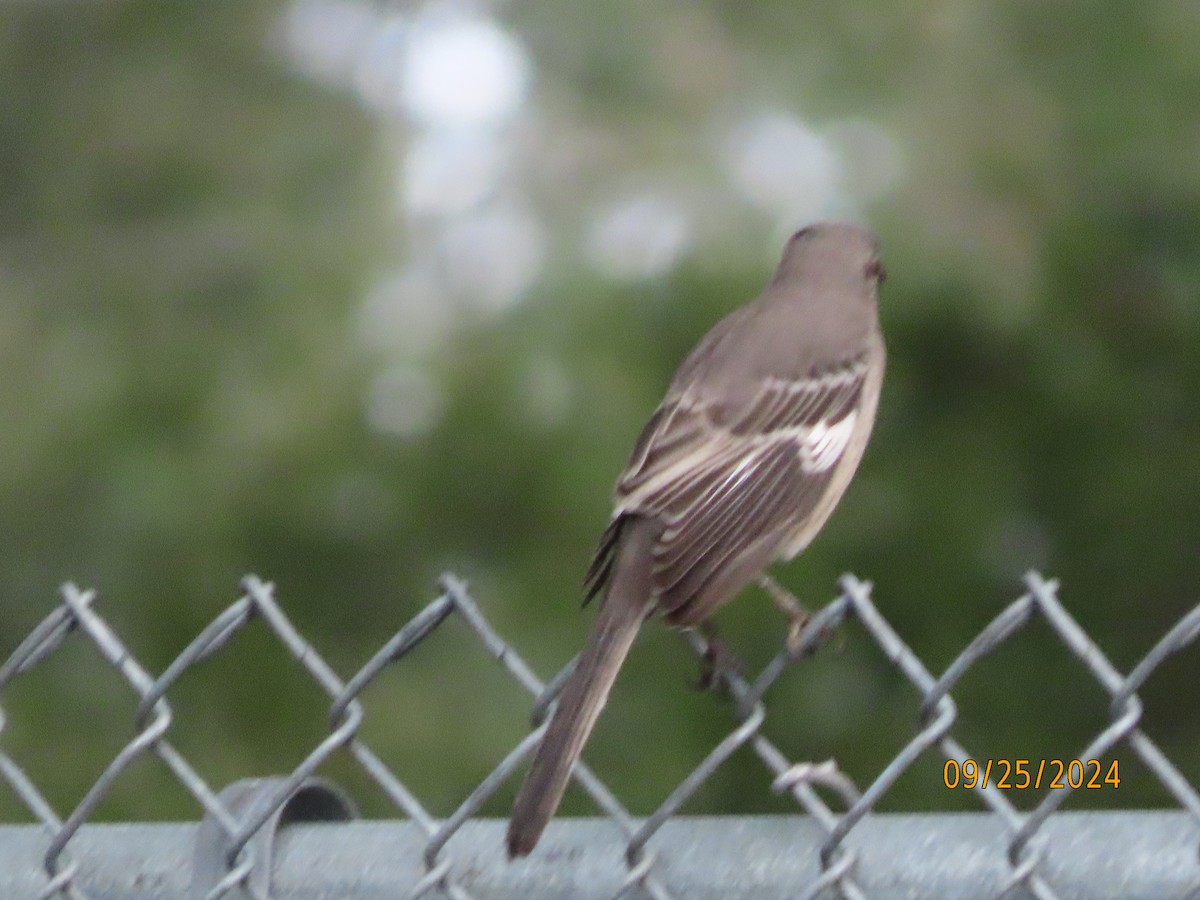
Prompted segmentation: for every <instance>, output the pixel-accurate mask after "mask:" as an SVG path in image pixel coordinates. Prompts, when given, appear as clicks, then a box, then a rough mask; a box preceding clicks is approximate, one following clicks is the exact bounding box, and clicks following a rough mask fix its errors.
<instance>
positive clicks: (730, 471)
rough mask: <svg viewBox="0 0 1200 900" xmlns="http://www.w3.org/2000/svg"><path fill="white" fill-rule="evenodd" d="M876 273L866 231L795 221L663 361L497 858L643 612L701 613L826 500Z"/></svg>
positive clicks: (683, 619) (551, 806)
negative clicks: (686, 343)
mask: <svg viewBox="0 0 1200 900" xmlns="http://www.w3.org/2000/svg"><path fill="white" fill-rule="evenodd" d="M883 275H884V273H883V267H882V265H880V262H879V244H878V241H877V240H876V238H875V236H874V235H873V234H872V233H871V232H870V231H867V230H866V229H863V228H858V227H855V226H852V225H841V224H820V225H813V226H810V227H808V228H805V229H803V230H801V231H798V232H797V233H796V234H794V235H793V236H792V237H791V239H790V240H789V241H788V243H787V247H786V249H785V250H784V252H783V259H782V260H781V261H780V263H779V268H778V269H777V270H776V272H775V276H774V277H773V278H772V279H771V283H770V284H768V285H767V288H766V290H765V291H763V293H762V294H761V295H760V296H759V297H758V298H757V299H756V300H754V301H753V302H751V303H749V304H747V305H746V306H744V307H742V308H741V309H738V310H736V311H735V312H733V313H731V314H730V315H728V316H726V317H725V318H724V319H722V320H721V321H720V322H718V323H717V325H716V326H715V327H714V328H713V329H712V330H711V331H710V332H709V333H708V334H707V335H705V336H704V338H703V339H702V340H701V341H700V343H699V344H698V345H697V346H696V348H695V349H694V350H693V351H692V352H691V354H689V355H688V357H687V359H685V360H684V361H683V364H682V365H681V366H680V367H679V370H678V372H676V373H675V378H674V379H673V380H672V381H671V386H670V388H668V390H667V396H666V398H665V399H664V400H663V402H662V404H661V405H660V406H659V407H658V409H657V410H655V412H654V415H653V416H651V417H650V421H649V422H648V423H647V424H646V427H645V428H644V429H643V430H642V433H641V435H640V436H639V437H638V439H637V443H636V444H635V445H634V448H633V453H632V455H631V456H630V458H629V463H628V465H627V466H626V467H625V471H624V472H623V473H622V474H621V477H620V479H619V480H618V481H617V489H616V505H615V508H614V510H613V516H612V521H611V522H610V523H609V526H608V528H607V530H605V532H604V535H603V537H602V538H601V539H600V546H599V549H598V550H597V551H596V556H595V559H594V560H593V562H592V565H591V568H590V569H589V571H588V574H587V579H586V584H587V587H588V596H589V597H590V596H592V595H594V594H596V593H603V594H604V600H603V603H602V605H601V607H600V612H599V615H598V616H597V617H596V620H595V622H594V624H593V625H592V630H591V633H590V635H589V636H588V639H587V643H586V644H585V645H584V648H583V652H582V653H581V654H580V656H579V661H578V663H577V665H576V667H575V671H574V673H573V674H572V675H571V676H570V678H569V679H568V681H567V683H566V685H565V687H564V688H563V690H562V693H561V694H560V695H559V698H558V703H557V705H556V707H555V710H554V713H553V716H552V718H551V720H550V724H549V726H548V728H547V729H546V734H545V737H543V738H542V742H541V746H539V748H538V751H537V755H536V756H535V757H534V760H533V765H532V767H531V768H530V770H529V774H528V775H527V776H526V779H525V783H524V784H523V785H522V787H521V791H520V793H519V794H518V796H517V800H516V803H515V805H514V806H513V813H512V819H511V821H510V822H509V826H508V855H509V857H510V858H511V857H516V856H524V855H526V854H527V853H529V852H530V851H531V850H532V849H533V848H534V846H535V845H536V844H537V842H538V839H539V838H540V837H541V834H542V830H543V829H544V828H545V827H546V823H547V822H548V821H549V820H550V817H551V816H553V815H554V812H555V810H557V809H558V804H559V801H560V800H561V799H562V795H563V792H564V791H565V790H566V786H567V782H568V780H569V778H570V774H571V768H572V766H573V765H574V763H575V760H576V759H577V758H578V756H579V753H580V751H581V750H582V749H583V745H584V742H585V741H587V739H588V735H589V734H591V731H592V727H593V726H594V725H595V723H596V718H597V716H599V714H600V710H601V709H602V708H603V706H604V703H605V701H606V700H607V698H608V693H609V689H610V688H611V687H612V684H613V682H614V681H615V679H616V676H617V671H618V670H619V669H620V667H621V664H622V662H624V660H625V656H626V655H627V654H628V653H629V649H630V647H631V646H632V645H633V640H634V637H635V636H636V635H637V631H638V628H639V627H640V626H641V624H642V621H643V620H644V619H645V618H646V617H647V616H648V615H650V614H651V613H652V612H654V611H655V610H658V611H660V612H662V614H663V616H664V618H665V619H666V620H667V622H668V623H670V624H672V625H679V626H684V627H687V626H693V625H697V624H699V623H701V622H703V621H705V620H706V619H707V618H708V617H709V616H710V615H711V614H712V613H713V611H714V610H716V609H717V607H719V606H721V605H722V604H724V603H727V602H728V601H729V600H731V599H733V597H734V596H736V595H737V594H738V592H739V591H741V590H742V588H743V587H745V586H746V585H747V584H748V583H749V582H750V581H752V580H754V579H756V578H758V577H759V576H760V575H761V574H762V573H763V571H764V569H765V568H766V567H767V566H768V565H770V564H771V563H772V562H774V561H776V560H788V559H791V558H792V557H794V556H795V555H796V554H797V553H799V552H800V551H801V550H803V549H804V548H805V547H807V546H808V544H809V542H810V541H812V539H813V538H814V537H815V536H816V534H817V532H818V531H820V529H821V526H822V525H824V524H825V520H826V519H828V518H829V514H830V513H832V512H833V508H834V507H835V506H836V505H837V502H838V500H839V499H841V496H842V493H843V492H844V491H845V490H846V486H847V485H848V484H849V483H850V478H851V476H853V474H854V470H855V469H856V468H857V467H858V462H859V460H860V459H861V458H862V455H863V451H864V450H865V449H866V446H867V439H868V437H870V434H871V426H872V424H873V423H874V420H875V409H876V406H877V405H878V402H879V389H880V386H881V384H882V382H883V370H884V346H883V336H882V334H881V333H880V329H879V316H878V310H877V289H878V287H879V284H880V282H881V281H882V280H883Z"/></svg>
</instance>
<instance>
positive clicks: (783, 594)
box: [758, 575, 812, 660]
mask: <svg viewBox="0 0 1200 900" xmlns="http://www.w3.org/2000/svg"><path fill="white" fill-rule="evenodd" d="M758 584H759V587H761V588H762V589H763V590H764V591H766V592H767V594H768V595H769V596H770V598H771V600H772V602H773V603H774V604H775V606H776V607H777V608H778V609H779V611H780V612H781V613H783V614H784V616H786V617H787V620H788V628H787V636H786V637H785V638H784V641H783V644H784V647H785V648H786V649H787V653H788V656H790V657H791V658H792V659H793V660H798V659H802V658H804V657H805V656H807V655H808V654H809V653H811V652H812V649H811V648H810V647H808V646H806V643H807V642H801V640H800V637H801V635H802V634H803V633H804V626H805V625H807V624H808V622H809V619H811V618H812V615H811V614H810V613H809V611H808V610H807V609H805V608H804V606H803V604H801V602H800V601H799V600H797V599H796V595H795V594H793V593H792V592H791V591H789V590H788V589H787V588H785V587H783V586H782V585H781V584H780V583H779V582H778V581H776V580H775V579H774V578H772V577H771V576H770V575H762V576H760V577H759V579H758Z"/></svg>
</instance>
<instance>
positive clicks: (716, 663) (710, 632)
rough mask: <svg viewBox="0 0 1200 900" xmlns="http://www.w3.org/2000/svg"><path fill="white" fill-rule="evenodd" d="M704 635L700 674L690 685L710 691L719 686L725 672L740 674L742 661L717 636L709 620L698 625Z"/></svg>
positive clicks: (698, 689)
mask: <svg viewBox="0 0 1200 900" xmlns="http://www.w3.org/2000/svg"><path fill="white" fill-rule="evenodd" d="M698 630H699V631H700V634H701V635H702V636H703V637H704V643H705V648H704V653H703V654H702V655H701V656H700V674H699V676H698V677H697V679H696V681H695V682H693V684H692V687H693V688H694V689H695V690H697V691H711V690H714V689H715V688H717V687H719V686H720V684H721V678H722V676H723V675H726V674H733V675H741V674H742V661H741V660H740V659H738V658H737V656H735V655H734V654H733V652H732V651H731V650H730V649H729V647H728V646H727V645H726V644H725V642H724V641H722V640H721V639H720V638H719V637H717V627H716V625H715V624H714V623H713V622H712V621H711V620H709V621H707V622H702V623H701V624H700V625H699V626H698Z"/></svg>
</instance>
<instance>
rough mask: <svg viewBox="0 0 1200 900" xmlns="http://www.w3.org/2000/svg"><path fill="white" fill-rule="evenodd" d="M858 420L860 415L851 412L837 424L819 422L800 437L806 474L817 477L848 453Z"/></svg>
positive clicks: (802, 461)
mask: <svg viewBox="0 0 1200 900" xmlns="http://www.w3.org/2000/svg"><path fill="white" fill-rule="evenodd" d="M857 418H858V413H857V412H855V411H851V412H850V413H849V414H848V415H846V416H845V417H843V418H841V419H839V420H838V421H836V422H833V423H827V422H818V423H817V424H816V425H814V426H813V427H812V428H808V429H805V430H804V432H803V433H802V434H800V435H798V437H799V439H800V450H799V456H800V467H801V468H802V469H803V470H804V472H805V474H807V475H816V474H818V473H820V472H824V471H825V470H827V469H831V468H833V465H834V464H835V463H836V462H837V461H838V460H839V459H841V458H842V454H843V453H845V452H846V445H847V444H849V443H850V435H851V434H852V433H853V432H854V422H855V420H856V419H857Z"/></svg>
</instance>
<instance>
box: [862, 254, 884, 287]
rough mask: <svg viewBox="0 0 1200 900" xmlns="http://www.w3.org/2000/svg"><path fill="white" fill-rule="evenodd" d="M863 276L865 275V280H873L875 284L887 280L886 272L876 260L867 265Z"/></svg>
mask: <svg viewBox="0 0 1200 900" xmlns="http://www.w3.org/2000/svg"><path fill="white" fill-rule="evenodd" d="M864 274H866V276H867V278H870V279H874V281H875V283H876V284H883V283H884V282H885V281H886V280H887V270H886V269H885V268H884V267H883V263H881V262H880V261H879V260H877V259H873V260H871V261H870V262H869V263H867V267H866V269H865V270H864Z"/></svg>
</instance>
